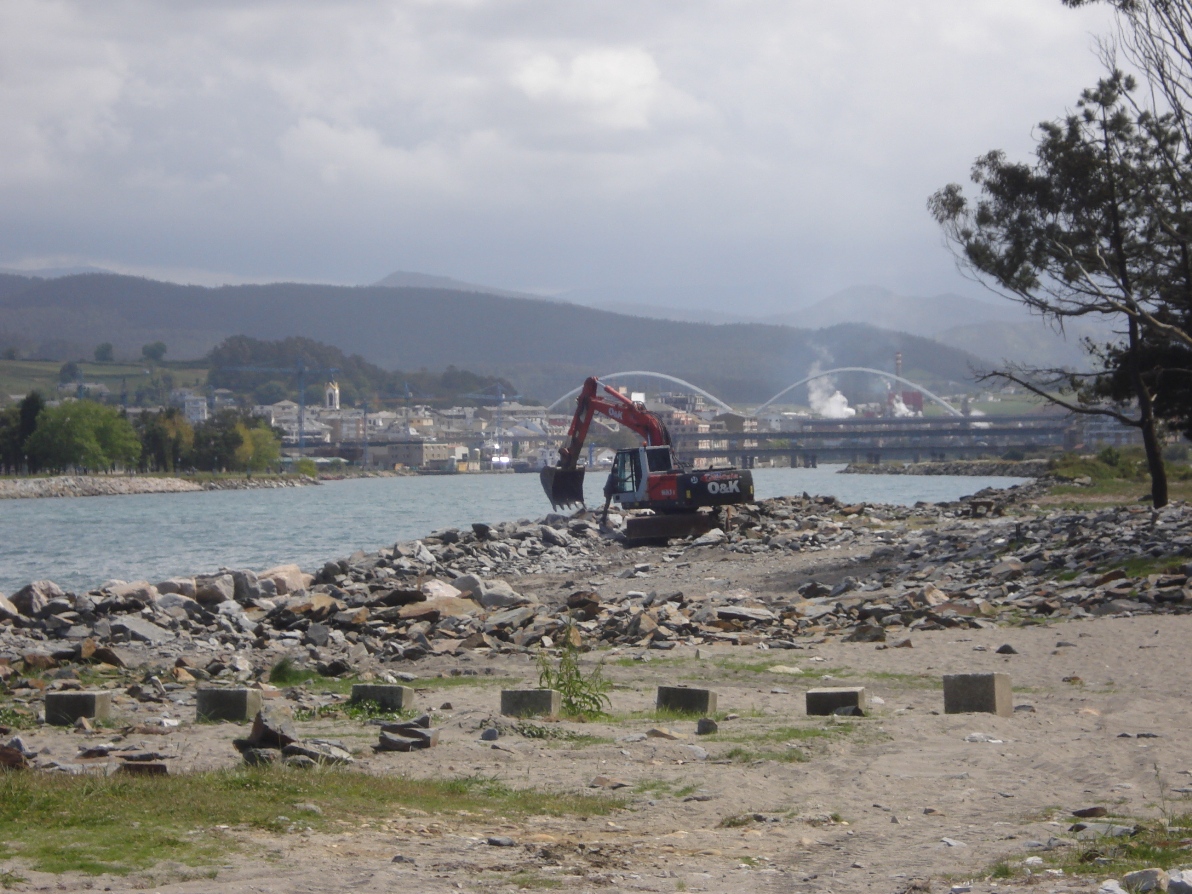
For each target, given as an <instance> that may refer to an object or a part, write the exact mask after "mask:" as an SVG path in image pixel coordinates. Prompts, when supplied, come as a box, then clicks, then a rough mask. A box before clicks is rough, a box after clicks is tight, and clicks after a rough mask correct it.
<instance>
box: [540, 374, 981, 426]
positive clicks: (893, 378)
mask: <svg viewBox="0 0 1192 894" xmlns="http://www.w3.org/2000/svg"><path fill="white" fill-rule="evenodd" d="M846 372H859V373H869V374H870V375H874V376H879V377H881V378H883V379H886V380H887V381H890V382H899V383H901V384H903V385H907V386H909V387H911V388H914V389H915V390H916V391H921V392H923V394H924V395H926V396H927V397H929V398H931V400H933V401H935V402H936V403H937V404H939V405H940V406H941V407H943V408H944V409H945V410H947V411H948V412H949V413H950V414H951V415H953V416H962V415H964V414H963V413H961V412H960V411H959V410H958V409H956V408H955V407H954V406H952V405H951V404H950V403H948V402H947V401H946V400H944V399H943V398H942V397H940V396H939V395H938V394H932V393H931V392H930V391H928V390H927V389H926V388H924V387H923V386H922V385H918V384H916V383H915V382H912V381H911V380H910V379H904V378H903V377H902V376H896V375H894V374H893V373H888V372H886V371H885V370H881V369H871V368H869V367H867V366H840V367H837V368H836V369H826V370H824V371H823V372H817V373H813V374H812V375H810V376H807V377H805V378H802V379H799V381H797V382H795V383H794V384H791V385H787V386H786V387H785V388H783V389H782V390H781V391H779V392H778V393H777V394H775V395H774V396H773V397H771V398H770V399H769V400H768V401H766V402H765V403H764V404H762V405H761V406H759V407H758V408H757V409H756V410H754V411H753V414H754V415H757V414H759V413H761V411H762V410H764V409H765V408H766V407H768V406H770V404H772V403H774V402H775V401H777V400H778V399H779V398H781V397H783V396H784V395H786V394H787V393H788V392H791V391H793V390H794V389H796V388H798V387H799V386H800V385H806V384H807V383H808V382H811V381H814V380H815V379H824V378H827V377H828V376H833V375H835V374H836V373H846ZM630 376H635V377H638V378H652V379H661V380H662V381H664V382H670V383H671V384H673V385H679V386H681V387H683V388H688V389H690V390H691V391H693V392H695V393H696V394H699V395H701V396H703V397H704V398H706V399H707V400H709V401H711V402H712V403H714V404H715V405H716V406H718V407H720V409H722V410H724V412H726V413H735V412H736V410H734V409H733V408H732V407H731V406H729V405H728V404H726V403H725V402H724V401H722V400H721V399H720V398H718V397H716V395H714V394H711V393H710V392H707V391H705V390H704V389H703V388H700V387H699V386H698V385H693V384H691V383H690V382H688V381H686V380H685V379H680V378H677V377H676V376H668V375H667V374H666V373H660V372H651V371H650V370H643V369H635V370H629V371H627V372H615V373H607V374H606V375H603V376H599V378H600V379H601V380H602V381H607V380H609V379H624V378H628V377H630ZM581 388H582V386H581ZM579 392H580V388H572V389H571V390H570V391H568V392H567V393H566V394H564V395H563V396H562V397H560V398H559V399H558V400H556V401H555V402H554V403H552V404H550V406H548V407H547V408H546V409H547V410H548V411H549V410H553V409H555V408H556V407H557V406H559V405H560V404H562V403H563V402H565V401H567V400H570V399H571V398H573V397H575V396H576V395H577V394H579Z"/></svg>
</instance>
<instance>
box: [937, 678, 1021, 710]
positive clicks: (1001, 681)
mask: <svg viewBox="0 0 1192 894" xmlns="http://www.w3.org/2000/svg"><path fill="white" fill-rule="evenodd" d="M944 713H945V714H997V715H999V716H1000V717H1009V716H1010V715H1011V714H1013V713H1014V693H1013V692H1012V691H1011V688H1010V675H1009V674H944Z"/></svg>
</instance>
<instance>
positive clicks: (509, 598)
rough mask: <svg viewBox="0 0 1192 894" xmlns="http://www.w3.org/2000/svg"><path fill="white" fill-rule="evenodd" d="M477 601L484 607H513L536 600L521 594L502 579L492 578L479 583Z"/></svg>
mask: <svg viewBox="0 0 1192 894" xmlns="http://www.w3.org/2000/svg"><path fill="white" fill-rule="evenodd" d="M478 601H479V602H480V604H481V605H483V606H484V607H485V608H513V607H515V606H520V605H530V604H532V603H534V602H536V601H537V600H535V599H534V598H533V597H531V596H523V595H522V594H521V593H518V592H517V591H516V590H514V589H513V587H511V586H509V584H507V583H505V581H503V580H493V581H488V582H486V583H484V584H482V585H481V589H480V593H479V596H478Z"/></svg>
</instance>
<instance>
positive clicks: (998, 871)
mask: <svg viewBox="0 0 1192 894" xmlns="http://www.w3.org/2000/svg"><path fill="white" fill-rule="evenodd" d="M989 877H990V878H991V879H999V880H1005V879H1011V878H1014V867H1013V866H1011V865H1010V864H1009V863H1006V862H1005V861H1003V862H1001V863H995V864H994V865H993V867H992V868H991V869H990V870H989Z"/></svg>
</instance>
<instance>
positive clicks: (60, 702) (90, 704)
mask: <svg viewBox="0 0 1192 894" xmlns="http://www.w3.org/2000/svg"><path fill="white" fill-rule="evenodd" d="M111 716H112V693H110V692H102V691H101V692H47V693H46V723H49V724H51V725H53V726H70V725H71V724H72V723H74V722H75V721H76V720H78V719H79V718H80V717H86V718H87V719H88V720H107V719H108V718H109V717H111Z"/></svg>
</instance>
